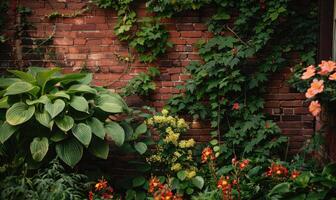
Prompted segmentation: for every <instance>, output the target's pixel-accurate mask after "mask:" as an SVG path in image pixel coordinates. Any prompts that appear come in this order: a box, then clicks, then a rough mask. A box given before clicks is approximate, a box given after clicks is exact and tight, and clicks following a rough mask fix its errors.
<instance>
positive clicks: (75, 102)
mask: <svg viewBox="0 0 336 200" xmlns="http://www.w3.org/2000/svg"><path fill="white" fill-rule="evenodd" d="M70 106H71V107H73V108H74V109H75V110H78V111H80V112H86V113H88V111H89V103H88V102H87V101H86V99H85V98H84V97H81V96H73V97H72V98H71V102H70Z"/></svg>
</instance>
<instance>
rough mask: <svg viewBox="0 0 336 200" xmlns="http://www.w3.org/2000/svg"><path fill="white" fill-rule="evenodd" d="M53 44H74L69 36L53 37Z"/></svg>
mask: <svg viewBox="0 0 336 200" xmlns="http://www.w3.org/2000/svg"><path fill="white" fill-rule="evenodd" d="M53 41H54V45H61V46H71V45H73V44H74V41H73V39H70V38H55V39H54V40H53Z"/></svg>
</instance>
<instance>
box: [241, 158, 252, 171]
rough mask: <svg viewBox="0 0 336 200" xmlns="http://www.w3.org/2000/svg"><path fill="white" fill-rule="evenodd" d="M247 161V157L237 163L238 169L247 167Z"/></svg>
mask: <svg viewBox="0 0 336 200" xmlns="http://www.w3.org/2000/svg"><path fill="white" fill-rule="evenodd" d="M249 163H250V161H249V160H247V159H245V160H243V162H241V163H239V168H240V170H243V169H245V167H247V165H248V164H249Z"/></svg>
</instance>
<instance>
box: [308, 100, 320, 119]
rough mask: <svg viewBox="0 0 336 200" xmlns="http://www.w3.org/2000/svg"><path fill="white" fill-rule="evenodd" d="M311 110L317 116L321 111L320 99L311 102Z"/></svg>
mask: <svg viewBox="0 0 336 200" xmlns="http://www.w3.org/2000/svg"><path fill="white" fill-rule="evenodd" d="M309 112H310V113H311V114H312V115H313V116H314V117H316V116H317V115H318V114H320V112H321V104H320V103H319V102H318V101H312V102H310V105H309Z"/></svg>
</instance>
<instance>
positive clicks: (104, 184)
mask: <svg viewBox="0 0 336 200" xmlns="http://www.w3.org/2000/svg"><path fill="white" fill-rule="evenodd" d="M106 187H107V181H106V180H104V179H100V180H99V182H98V183H97V184H96V185H95V188H96V191H99V190H102V189H104V188H106Z"/></svg>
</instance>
